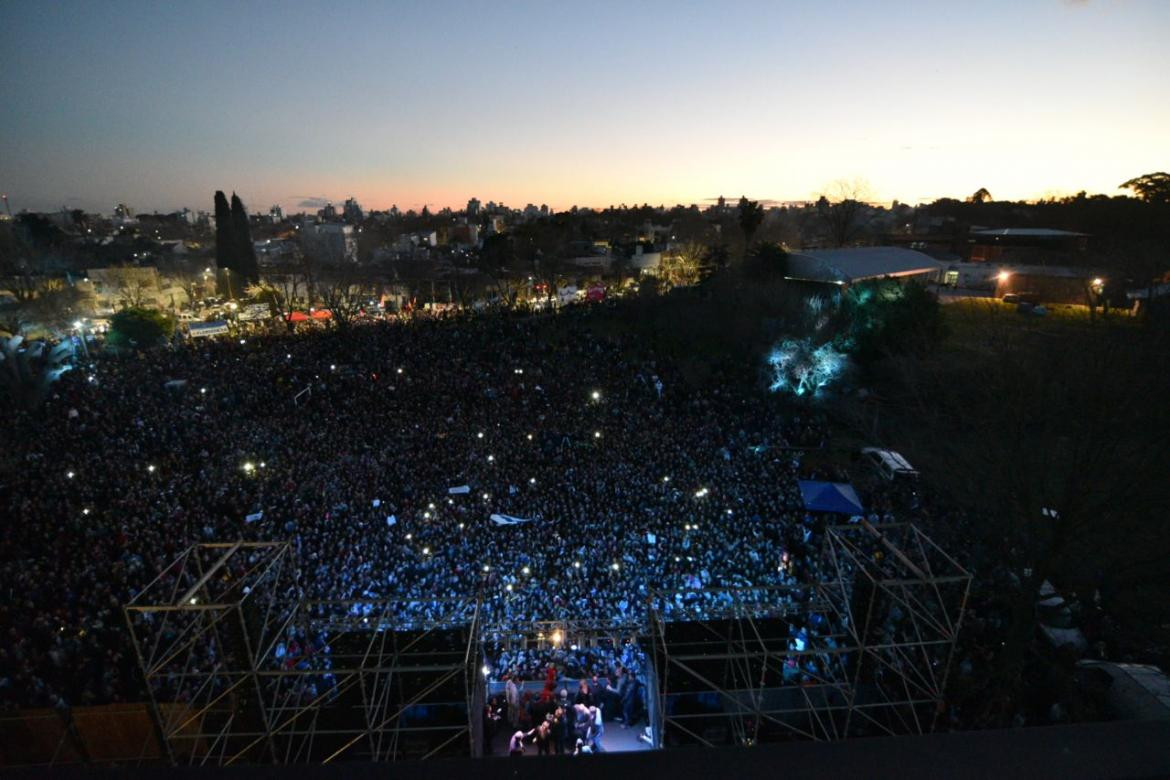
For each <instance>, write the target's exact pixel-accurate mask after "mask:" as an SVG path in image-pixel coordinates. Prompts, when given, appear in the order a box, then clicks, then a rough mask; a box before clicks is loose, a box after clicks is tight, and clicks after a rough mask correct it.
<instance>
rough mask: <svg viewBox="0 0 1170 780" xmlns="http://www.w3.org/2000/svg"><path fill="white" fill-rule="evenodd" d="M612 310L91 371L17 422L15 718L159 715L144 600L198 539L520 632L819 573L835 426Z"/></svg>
mask: <svg viewBox="0 0 1170 780" xmlns="http://www.w3.org/2000/svg"><path fill="white" fill-rule="evenodd" d="M585 316H587V315H585V314H577V313H570V314H567V315H561V316H559V317H556V318H541V317H534V316H522V315H499V316H481V317H458V318H452V319H447V320H438V321H435V320H429V321H416V322H412V323H381V322H379V323H374V324H368V325H359V326H355V327H353V328H351V329H349V330H346V331H337V330H331V331H326V332H315V333H310V334H300V335H297V334H290V335H269V336H263V337H253V338H244V339H232V340H221V341H210V340H207V341H203V342H198V343H194V344H190V345H185V346H181V347H177V348H168V349H166V350H161V351H156V352H151V353H149V354H145V355H137V356H126V357H118V358H107V357H96V358H95V359H94V361H93V362H92V363H88V364H83V365H81V366H79V367H78V368H77V369H76V370H73V371H70V372H68V373H66V374H64V375H63V376H62V378H61V379H60V381H59V382H58V383H57V384H56V385H55V387H54V390H53V393H52V397H51V398H50V399H49V401H48V402H47V404H46V405H45V406H44V407H43V408H41V409H39V410H37V411H35V412H32V413H25V412H16V411H14V412H10V414H9V416H8V417H7V418H6V421H5V423H4V425H5V428H6V436H5V440H6V442H7V447H6V451H5V453H4V462H3V471H2V472H0V508H2V510H3V514H4V516H5V518H6V522H5V523H3V524H2V525H0V535H2V536H0V550H2V553H0V555H2V560H0V583H2V585H0V587H2V588H3V591H4V593H3V599H0V626H3V631H4V633H3V638H2V639H0V705H2V706H8V707H11V706H52V705H64V704H89V703H102V702H111V701H125V700H134V699H137V698H138V697H140V696H141V695H142V693H143V692H142V690H141V686H140V684H139V682H138V679H139V674H138V671H137V668H136V661H135V656H134V653H133V649H132V647H131V645H130V642H129V638H128V636H127V632H126V629H125V625H124V620H123V617H122V614H121V606H122V605H123V604H125V603H126V602H128V601H130V600H131V599H132V598H133V597H134V595H135V594H136V593H137V592H138V591H139V590H140V589H141V588H142V587H143V586H144V585H145V584H146V583H147V582H149V581H150V580H151V579H152V578H153V577H154V576H155V575H157V574H158V572H160V571H163V570H165V569H166V568H167V567H168V565H169V564H170V563H171V562H172V561H173V560H174V559H175V558H176V557H177V556H178V555H179V554H180V553H181V552H182V550H184V549H185V548H186V547H187V546H188V545H190V544H191V543H193V542H199V541H211V540H217V541H221V540H234V539H239V538H243V539H265V540H290V541H291V543H292V545H293V549H294V552H295V559H296V561H297V564H298V567H299V569H298V572H297V582H298V587H299V588H300V590H301V594H302V595H303V596H304V597H306V598H332V599H359V600H360V599H378V598H395V599H400V600H403V601H412V600H413V601H415V602H417V603H420V604H422V603H425V602H426V601H427V600H428V599H435V598H452V599H455V598H463V597H467V596H468V595H469V594H475V593H479V592H482V593H483V594H484V597H485V601H484V606H485V609H486V611H487V619H488V620H490V621H493V622H497V623H501V624H504V623H509V624H524V623H525V622H531V621H537V620H575V621H590V620H592V621H597V622H599V623H604V624H608V625H635V624H639V623H641V622H642V621H644V620H645V618H646V614H647V609H648V603H649V602H650V601H651V600H654V599H656V602H655V603H656V608H658V609H660V610H661V611H662V612H663V613H664V614H665V616H666V617H667V618H668V619H670V618H682V617H688V616H694V615H696V614H700V615H701V613H702V611H703V610H705V609H714V608H716V607H717V606H718V605H715V604H709V603H708V602H705V601H703V600H702V599H700V598H699V597H698V596H696V595H695V594H697V593H698V592H699V590H700V589H712V588H720V587H736V588H748V589H750V588H763V587H766V586H770V585H777V584H787V585H799V584H800V583H805V582H809V581H811V580H812V579H814V578H815V577H816V576H817V574H818V572H817V571H816V565H817V564H816V560H817V558H816V555H815V554H814V553H815V551H816V549H817V547H818V545H819V542H820V540H819V531H820V528H821V524H822V522H823V521H822V520H820V519H817V518H814V517H812V516H810V515H808V514H807V513H805V511H804V510H803V509H802V503H801V498H800V494H799V490H798V488H797V484H796V477H797V475H798V473H799V471H800V469H801V462H800V451H801V448H810V447H811V448H815V447H819V446H821V445H822V444H823V443H824V441H825V439H826V437H827V424H826V421H825V420H824V419H822V418H821V417H819V416H818V415H816V414H812V413H809V412H807V411H792V410H786V409H785V407H784V406H783V403H782V402H781V401H780V400H779V399H777V398H775V397H771V396H767V395H763V394H761V393H760V392H759V389H758V388H757V387H752V386H739V385H736V384H734V383H727V384H725V385H722V386H716V387H715V388H714V389H710V390H705V391H699V390H695V389H692V388H691V387H689V386H688V385H687V383H686V382H685V381H683V378H682V377H680V376H678V375H677V374H676V372H675V370H674V369H673V367H672V366H671V365H670V364H668V363H665V362H663V361H661V360H659V359H658V358H657V356H656V355H654V354H653V353H652V352H650V351H649V350H647V349H646V348H644V347H643V346H642V345H641V344H639V343H638V342H637V340H636V339H634V338H633V337H628V336H622V335H606V336H597V335H592V336H591V335H587V332H586V330H584V329H583V328H582V327H581V323H580V322H578V321H576V320H575V318H577V319H579V318H583V317H585ZM176 380H177V381H176ZM791 593H792V596H791V598H792V599H794V600H799V599H801V598H804V596H802V594H801V592H800V591H799V589H794V590H792V591H791ZM703 598H707V599H709V598H711V597H710V596H704V597H703ZM602 671H604V672H605V673H606V674H609V673H611V672H613V669H612V668H610V669H605V670H601V669H597V670H591V669H588V668H581V669H580V670H577V669H574V670H572V672H573V675H572V676H574V677H577V676H579V677H583V678H589V677H591V676H592V673H594V672H602ZM531 672H532V670H531V669H524V670H523V671H520V670H519V669H518V670H517V674H521V675H524V674H531ZM546 715H547V713H546ZM566 719H568V718H567V714H566ZM539 725H540V724H536V727H538V728H539ZM576 728H577V726H576V724H574V729H576ZM518 730H519V729H518ZM587 736H588V735H587V734H586V735H585V736H582V737H581V739H582V741H583V746H588V745H589V744H590V741H589V740H588V739H586V737H587ZM594 741H596V740H594ZM575 744H576V743H575V741H574V746H575Z"/></svg>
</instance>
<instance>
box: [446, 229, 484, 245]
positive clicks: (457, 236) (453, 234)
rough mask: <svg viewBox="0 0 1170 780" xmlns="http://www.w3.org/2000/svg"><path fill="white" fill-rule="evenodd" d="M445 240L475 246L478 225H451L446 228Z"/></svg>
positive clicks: (477, 240)
mask: <svg viewBox="0 0 1170 780" xmlns="http://www.w3.org/2000/svg"><path fill="white" fill-rule="evenodd" d="M447 240H448V242H449V243H452V244H463V245H465V246H475V245H476V244H478V243H479V227H478V226H477V225H452V226H451V227H450V229H449V230H448V233H447Z"/></svg>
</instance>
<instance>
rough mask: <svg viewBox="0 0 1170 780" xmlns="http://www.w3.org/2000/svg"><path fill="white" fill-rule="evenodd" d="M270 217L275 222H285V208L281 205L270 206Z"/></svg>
mask: <svg viewBox="0 0 1170 780" xmlns="http://www.w3.org/2000/svg"><path fill="white" fill-rule="evenodd" d="M268 217H269V218H270V219H271V220H272V221H273V223H276V222H284V209H282V208H281V207H280V206H270V207H269V209H268Z"/></svg>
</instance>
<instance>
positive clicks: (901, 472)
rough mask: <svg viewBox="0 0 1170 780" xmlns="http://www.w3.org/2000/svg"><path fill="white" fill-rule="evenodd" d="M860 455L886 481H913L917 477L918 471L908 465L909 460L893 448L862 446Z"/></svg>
mask: <svg viewBox="0 0 1170 780" xmlns="http://www.w3.org/2000/svg"><path fill="white" fill-rule="evenodd" d="M861 457H862V459H863V460H865V461H866V462H868V463H869V464H870V465H871V466H873V468H874V470H875V471H877V473H878V475H879V476H881V478H882V479H884V480H887V481H888V482H895V481H897V482H913V481H915V480H917V479H918V472H917V471H916V470H915V469H914V467H913V466H911V465H910V461H908V460H906V459H905V458H904V457H902V455H901V454H899V453H897V452H894V451H893V450H883V449H880V448H878V447H862V449H861Z"/></svg>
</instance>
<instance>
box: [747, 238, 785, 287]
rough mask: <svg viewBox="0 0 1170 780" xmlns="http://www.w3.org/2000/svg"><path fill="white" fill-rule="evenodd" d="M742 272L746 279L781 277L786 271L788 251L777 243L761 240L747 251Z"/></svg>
mask: <svg viewBox="0 0 1170 780" xmlns="http://www.w3.org/2000/svg"><path fill="white" fill-rule="evenodd" d="M743 272H744V276H745V277H747V278H748V279H783V278H784V276H785V275H786V274H787V273H788V252H787V251H785V249H784V247H782V246H780V245H779V244H773V243H765V242H763V241H761V242H760V243H759V244H758V245H757V246H755V247H753V248H752V249H751V251H750V252H748V256H747V259H746V260H745V261H744V265H743Z"/></svg>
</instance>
